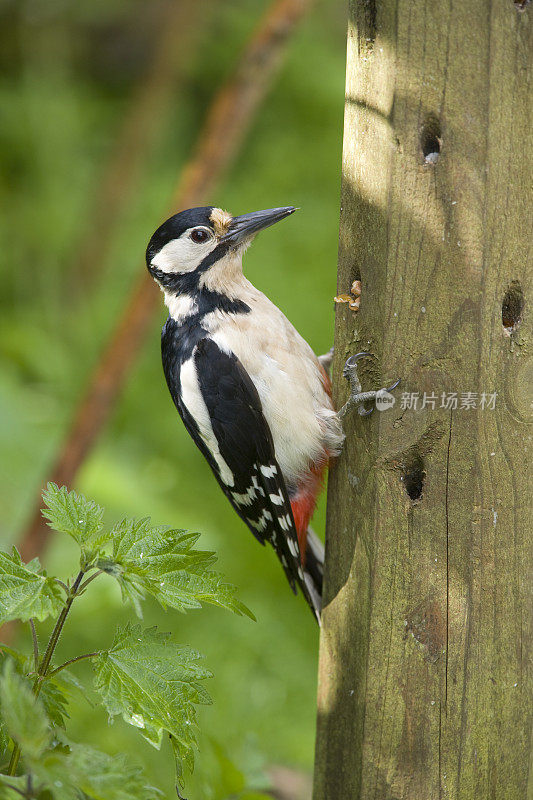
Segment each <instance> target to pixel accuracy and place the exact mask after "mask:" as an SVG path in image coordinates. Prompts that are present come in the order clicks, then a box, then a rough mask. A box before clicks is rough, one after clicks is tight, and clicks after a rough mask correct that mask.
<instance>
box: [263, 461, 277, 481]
mask: <svg viewBox="0 0 533 800" xmlns="http://www.w3.org/2000/svg"><path fill="white" fill-rule="evenodd" d="M277 471H278V470H277V469H276V465H275V464H272V466H271V467H265V465H264V464H261V472H262V474H263V475H264V476H265V478H273V477H274V475H275V474H276V472H277Z"/></svg>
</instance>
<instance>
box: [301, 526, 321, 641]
mask: <svg viewBox="0 0 533 800" xmlns="http://www.w3.org/2000/svg"><path fill="white" fill-rule="evenodd" d="M323 578H324V545H323V544H322V542H321V541H320V539H319V538H318V536H317V535H316V533H315V532H314V531H313V529H312V528H307V548H306V553H305V566H304V580H305V584H306V586H307V591H308V594H309V596H310V597H311V599H312V601H313V609H312V610H313V612H314V614H315V616H316V618H317V620H318V624H319V625H320V615H321V612H322V583H323Z"/></svg>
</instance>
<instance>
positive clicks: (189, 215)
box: [146, 206, 296, 294]
mask: <svg viewBox="0 0 533 800" xmlns="http://www.w3.org/2000/svg"><path fill="white" fill-rule="evenodd" d="M294 211H296V208H294V207H293V206H284V207H282V208H269V209H267V210H266V211H254V212H252V213H251V214H242V215H241V216H238V217H232V216H231V214H228V213H227V211H223V210H222V209H221V208H213V207H212V206H203V207H201V208H190V209H188V210H187V211H181V212H180V213H179V214H174V216H173V217H170V219H167V221H166V222H164V223H163V224H162V225H161V226H160V227H159V228H158V229H157V230H156V232H155V233H154V235H153V236H152V238H151V239H150V242H149V244H148V248H147V250H146V265H147V267H148V270H149V272H150V273H151V275H152V276H153V278H154V279H155V280H156V281H157V282H158V283H159V285H160V286H161V288H162V289H163V290H164V291H166V292H170V293H173V294H181V293H183V292H186V293H194V292H195V291H198V290H199V289H201V288H202V287H204V286H207V287H208V288H209V287H210V285H216V283H217V281H218V282H221V283H223V284H224V283H226V282H227V279H228V278H231V276H232V275H233V274H235V273H236V272H240V271H242V254H243V252H244V251H245V250H246V248H247V247H248V245H249V244H250V243H251V241H252V239H253V238H254V236H255V235H256V234H257V233H259V231H261V230H263V228H268V227H269V226H270V225H274V223H275V222H279V221H280V220H282V219H284V218H285V217H288V216H289V215H290V214H292V213H293V212H294Z"/></svg>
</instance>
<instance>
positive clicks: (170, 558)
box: [98, 519, 255, 619]
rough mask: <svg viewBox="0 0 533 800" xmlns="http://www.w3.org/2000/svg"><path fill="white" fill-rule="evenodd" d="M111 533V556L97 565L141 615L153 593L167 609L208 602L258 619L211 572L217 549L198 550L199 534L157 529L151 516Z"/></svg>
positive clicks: (189, 607) (115, 529)
mask: <svg viewBox="0 0 533 800" xmlns="http://www.w3.org/2000/svg"><path fill="white" fill-rule="evenodd" d="M111 533H112V536H113V556H112V559H107V560H101V561H100V562H98V567H99V568H100V569H104V570H105V571H106V572H108V573H109V574H111V575H113V577H115V578H116V579H117V580H118V582H119V584H120V586H121V589H122V596H123V599H129V600H131V602H133V604H134V606H135V608H136V610H137V611H138V613H139V600H140V599H142V598H143V597H144V596H145V595H146V594H151V595H152V596H153V597H155V598H156V599H157V600H158V601H159V602H160V603H161V605H162V606H163V607H165V608H166V607H167V606H170V607H171V608H175V609H177V610H178V611H186V610H188V609H192V608H200V606H201V604H202V603H203V602H205V603H212V604H214V605H218V606H221V607H223V608H226V609H229V610H231V611H233V612H235V613H236V614H245V615H247V616H249V617H250V618H251V619H255V618H254V616H253V614H252V612H251V611H249V609H247V608H246V606H245V605H244V604H243V603H241V602H240V601H239V600H238V599H237V598H236V596H235V595H236V589H235V587H234V586H231V585H230V584H228V583H225V582H224V579H223V578H222V576H221V575H219V574H217V573H216V572H213V571H211V570H210V567H211V566H212V565H213V563H214V562H215V561H216V557H215V555H214V553H211V552H209V551H202V550H195V549H194V545H195V543H196V542H197V540H198V537H199V534H197V533H188V532H186V531H182V530H174V529H169V528H161V527H152V526H151V525H150V520H149V519H142V520H123V521H122V522H120V523H119V524H118V525H116V526H115V528H114V529H113V530H112V532H111Z"/></svg>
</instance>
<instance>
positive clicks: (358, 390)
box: [339, 352, 400, 419]
mask: <svg viewBox="0 0 533 800" xmlns="http://www.w3.org/2000/svg"><path fill="white" fill-rule="evenodd" d="M371 355H372V354H371V353H365V352H361V353H356V355H354V356H350V358H348V359H347V361H346V363H345V365H344V369H343V371H342V374H343V375H344V377H345V378H346V380H347V381H348V382H349V384H350V397H349V398H348V401H347V402H346V403H345V404H344V405H343V407H342V408H341V410H340V411H339V417H340V418H341V419H342V418H343V417H345V416H346V414H347V413H348V411H350V409H351V408H353V406H356V407H357V412H358V414H360V415H361V416H362V417H367V416H368V415H369V414H371V413H372V411H373V410H374V406H372V407H371V408H365V402H366V401H367V400H375V399H376V397H378V395H379V394H380V393H382V392H392V390H393V389H395V388H396V387H397V386H398V384H399V383H400V378H398V380H397V381H395V382H394V383H393V384H392V386H389V387H383V388H382V389H377V390H373V391H370V392H363V391H362V386H361V381H360V380H359V375H358V374H357V362H358V361H359V359H360V358H365V357H369V356H371Z"/></svg>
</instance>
